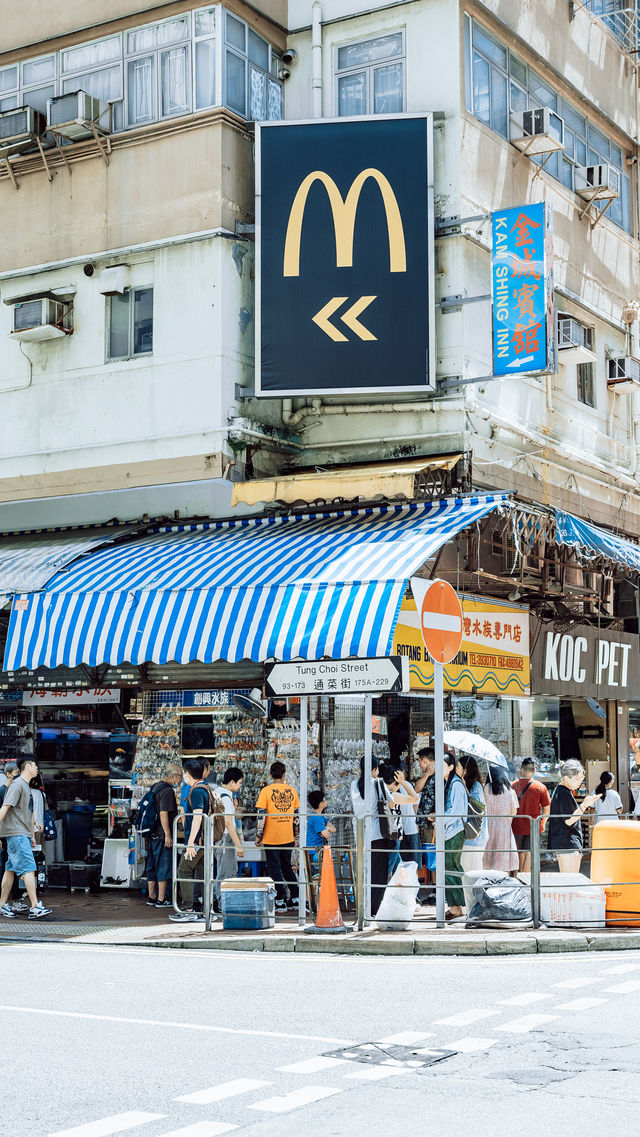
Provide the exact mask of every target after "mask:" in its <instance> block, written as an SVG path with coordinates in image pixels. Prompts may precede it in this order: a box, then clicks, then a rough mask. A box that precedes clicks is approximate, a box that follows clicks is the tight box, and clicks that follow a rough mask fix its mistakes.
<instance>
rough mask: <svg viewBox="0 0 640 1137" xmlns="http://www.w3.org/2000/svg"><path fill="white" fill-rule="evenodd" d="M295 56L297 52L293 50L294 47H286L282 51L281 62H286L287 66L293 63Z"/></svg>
mask: <svg viewBox="0 0 640 1137" xmlns="http://www.w3.org/2000/svg"><path fill="white" fill-rule="evenodd" d="M297 58H298V53H297V51H294V49H293V48H292V47H288V48H287V49H286V51H283V53H282V62H283V63H286V64H287V66H289V67H290V66H291V64H292V63H295V61H296V59H297Z"/></svg>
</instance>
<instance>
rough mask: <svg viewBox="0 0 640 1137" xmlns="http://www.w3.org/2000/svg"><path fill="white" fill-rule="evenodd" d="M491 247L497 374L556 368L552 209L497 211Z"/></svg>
mask: <svg viewBox="0 0 640 1137" xmlns="http://www.w3.org/2000/svg"><path fill="white" fill-rule="evenodd" d="M491 251H492V265H491V289H492V300H493V320H492V326H493V373H494V375H496V376H502V375H516V374H529V373H530V372H534V371H537V372H540V371H556V369H557V363H556V335H555V316H554V308H553V229H552V213H551V209H550V208H549V207H548V206H545V204H544V202H537V203H536V204H535V205H517V206H515V207H514V208H513V209H501V210H499V211H498V212H496V213H494V214H493V215H492V245H491Z"/></svg>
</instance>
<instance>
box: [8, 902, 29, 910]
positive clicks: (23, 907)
mask: <svg viewBox="0 0 640 1137" xmlns="http://www.w3.org/2000/svg"><path fill="white" fill-rule="evenodd" d="M11 907H12V908H13V911H14V912H27V911H28V910H29V905H28V904H25V902H24V900H16V902H15V904H12V905H11Z"/></svg>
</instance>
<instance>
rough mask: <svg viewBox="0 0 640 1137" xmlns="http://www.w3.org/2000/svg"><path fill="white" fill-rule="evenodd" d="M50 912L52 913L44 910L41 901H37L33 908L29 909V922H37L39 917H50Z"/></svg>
mask: <svg viewBox="0 0 640 1137" xmlns="http://www.w3.org/2000/svg"><path fill="white" fill-rule="evenodd" d="M51 911H52V910H51V908H45V906H44V904H43V903H42V901H38V903H37V904H36V906H35V908H30V909H29V919H30V920H39V919H40V917H41V916H50V915H51Z"/></svg>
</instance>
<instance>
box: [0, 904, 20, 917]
mask: <svg viewBox="0 0 640 1137" xmlns="http://www.w3.org/2000/svg"><path fill="white" fill-rule="evenodd" d="M0 916H6V917H7V919H8V920H15V918H16V914H15V912H14V911H13V908H11V907H10V906H9V905H8V904H2V905H1V906H0Z"/></svg>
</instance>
